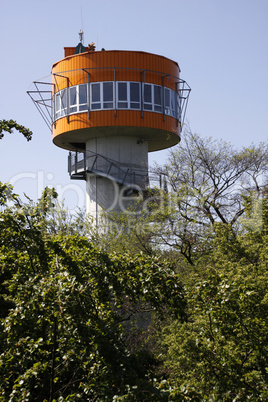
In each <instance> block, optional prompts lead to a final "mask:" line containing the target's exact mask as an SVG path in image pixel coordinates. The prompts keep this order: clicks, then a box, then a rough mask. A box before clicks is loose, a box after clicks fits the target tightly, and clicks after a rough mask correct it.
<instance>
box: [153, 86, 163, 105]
mask: <svg viewBox="0 0 268 402" xmlns="http://www.w3.org/2000/svg"><path fill="white" fill-rule="evenodd" d="M154 103H155V104H156V105H162V87H160V86H158V85H154Z"/></svg>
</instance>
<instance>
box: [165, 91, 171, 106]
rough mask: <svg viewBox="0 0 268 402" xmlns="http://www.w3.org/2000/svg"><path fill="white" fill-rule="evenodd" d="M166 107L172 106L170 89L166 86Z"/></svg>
mask: <svg viewBox="0 0 268 402" xmlns="http://www.w3.org/2000/svg"><path fill="white" fill-rule="evenodd" d="M165 107H170V90H169V89H168V88H165Z"/></svg>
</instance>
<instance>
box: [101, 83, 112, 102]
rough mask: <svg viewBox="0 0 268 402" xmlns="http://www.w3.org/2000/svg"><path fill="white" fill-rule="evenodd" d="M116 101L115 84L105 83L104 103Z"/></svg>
mask: <svg viewBox="0 0 268 402" xmlns="http://www.w3.org/2000/svg"><path fill="white" fill-rule="evenodd" d="M113 100H114V83H113V82H104V83H103V101H104V102H109V101H113Z"/></svg>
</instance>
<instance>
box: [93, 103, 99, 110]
mask: <svg viewBox="0 0 268 402" xmlns="http://www.w3.org/2000/svg"><path fill="white" fill-rule="evenodd" d="M91 109H92V110H96V109H101V104H100V103H92V105H91Z"/></svg>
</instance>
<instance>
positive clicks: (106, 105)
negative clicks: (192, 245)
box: [28, 32, 190, 218]
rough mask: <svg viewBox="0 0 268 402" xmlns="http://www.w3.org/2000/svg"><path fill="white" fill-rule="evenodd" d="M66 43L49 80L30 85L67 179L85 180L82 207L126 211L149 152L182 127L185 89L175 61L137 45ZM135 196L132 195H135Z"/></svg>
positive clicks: (144, 182)
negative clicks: (63, 158) (64, 160)
mask: <svg viewBox="0 0 268 402" xmlns="http://www.w3.org/2000/svg"><path fill="white" fill-rule="evenodd" d="M80 35H81V41H80V43H79V44H78V45H77V46H76V47H66V48H64V52H65V53H64V58H63V59H62V60H60V61H57V62H56V63H54V64H53V66H52V71H51V77H52V78H51V82H41V81H35V82H33V88H32V89H31V90H30V91H28V94H29V95H30V96H31V98H32V100H33V101H34V102H35V105H36V107H37V108H38V110H39V111H40V113H41V115H42V117H43V118H44V120H45V122H46V123H47V125H48V127H49V128H50V129H51V131H52V136H53V143H54V144H55V145H57V146H58V147H61V148H63V149H66V150H68V151H69V156H68V171H69V174H70V178H71V179H82V180H85V181H86V207H87V213H88V214H90V215H92V216H93V217H95V218H98V214H99V212H100V210H101V209H104V210H107V211H111V210H113V211H124V210H125V208H127V207H128V206H129V201H128V196H129V195H130V194H131V193H132V194H133V192H139V193H143V192H145V191H146V189H148V186H149V181H148V152H153V151H158V150H162V149H165V148H168V147H172V146H173V145H175V144H177V143H178V142H179V141H180V133H181V128H182V123H183V117H184V114H185V110H186V106H187V101H188V96H189V93H190V88H189V86H188V84H187V83H186V82H185V81H184V80H182V79H181V78H180V68H179V65H178V63H177V62H175V61H173V60H170V59H168V58H166V57H164V56H160V55H157V54H152V53H147V52H142V51H123V50H104V49H102V50H101V51H96V50H95V46H94V44H93V43H91V44H90V45H88V46H87V47H85V46H84V45H83V43H82V42H83V40H82V33H81V32H80ZM132 198H133V197H132Z"/></svg>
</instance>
